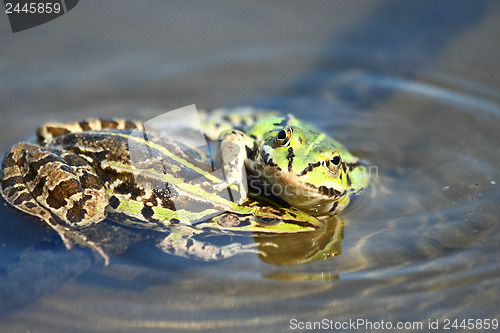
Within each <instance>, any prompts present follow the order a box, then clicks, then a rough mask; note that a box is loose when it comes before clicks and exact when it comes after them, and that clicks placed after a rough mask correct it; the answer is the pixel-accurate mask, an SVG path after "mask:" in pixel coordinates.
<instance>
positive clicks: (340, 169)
mask: <svg viewBox="0 0 500 333" xmlns="http://www.w3.org/2000/svg"><path fill="white" fill-rule="evenodd" d="M266 128H267V129H266ZM251 134H253V135H254V136H256V137H259V138H260V141H259V142H260V144H257V145H256V148H255V152H254V158H253V161H251V162H250V163H249V164H250V169H251V170H252V172H254V173H256V174H257V175H258V176H259V177H261V178H263V179H265V180H266V181H267V183H268V185H269V187H268V188H269V189H270V190H271V192H272V195H275V196H279V197H280V198H281V199H283V200H285V201H286V202H288V203H289V204H290V205H292V206H294V207H298V208H300V209H302V210H304V211H306V212H308V213H310V214H313V215H316V216H321V215H333V214H336V213H338V212H340V211H341V210H343V209H344V208H345V206H347V205H348V203H349V189H350V186H351V184H352V179H351V178H350V175H349V168H352V167H353V166H354V165H355V164H356V162H357V159H356V158H355V157H353V156H352V155H351V154H350V153H349V152H348V151H347V150H346V149H345V148H344V147H343V146H342V145H341V144H340V143H339V142H337V141H335V140H333V139H332V138H330V137H328V136H327V135H325V134H324V133H322V132H320V131H319V130H317V129H316V128H314V127H313V126H311V125H309V124H307V123H304V122H302V121H300V120H297V119H296V118H294V117H293V116H288V117H273V118H271V119H267V120H266V124H263V123H260V124H256V126H254V128H253V129H252V131H251Z"/></svg>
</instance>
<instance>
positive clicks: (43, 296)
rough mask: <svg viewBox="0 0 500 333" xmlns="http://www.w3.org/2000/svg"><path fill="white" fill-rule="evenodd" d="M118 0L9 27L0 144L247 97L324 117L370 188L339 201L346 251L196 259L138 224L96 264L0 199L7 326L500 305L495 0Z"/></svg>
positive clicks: (467, 311) (458, 315)
mask: <svg viewBox="0 0 500 333" xmlns="http://www.w3.org/2000/svg"><path fill="white" fill-rule="evenodd" d="M122 3H123V2H119V3H118V2H110V1H108V2H106V3H105V4H104V3H101V2H97V1H95V2H92V1H86V2H85V3H79V4H78V5H77V6H76V7H75V8H74V9H73V10H72V11H71V12H69V13H68V14H66V15H64V16H62V17H61V18H59V19H57V20H54V21H52V22H50V23H47V24H45V25H43V26H40V27H38V28H35V29H32V30H29V31H26V32H23V33H17V34H12V33H10V31H8V25H7V23H5V24H4V25H3V27H4V28H3V30H2V34H1V35H0V38H1V40H2V51H1V53H0V72H1V73H2V76H1V77H2V79H0V94H1V98H0V100H1V102H0V106H1V108H0V110H1V111H0V112H1V114H2V116H3V117H2V119H3V121H2V123H1V124H0V130H1V131H2V136H1V141H0V147H1V148H2V151H6V150H7V149H8V147H9V146H10V145H12V144H14V143H15V142H17V141H19V140H22V139H26V138H27V137H29V136H30V135H32V134H33V131H34V130H35V128H36V126H38V125H39V124H41V123H43V122H45V121H47V120H49V119H57V120H72V119H80V118H82V117H89V116H101V117H106V116H121V117H133V118H142V119H148V117H153V116H156V115H158V114H160V113H162V112H163V111H166V110H171V109H175V108H178V107H181V106H185V105H190V104H193V103H195V104H196V105H197V106H198V107H199V108H211V107H223V106H235V105H241V104H245V105H252V106H257V107H271V108H276V109H279V110H281V111H284V112H292V113H294V114H295V115H296V116H297V117H299V118H302V119H305V120H308V121H310V122H312V123H314V124H315V125H316V126H317V127H319V128H321V129H322V130H324V131H326V132H327V133H329V134H330V135H332V136H334V137H336V138H337V139H339V141H341V142H343V143H344V144H345V145H346V146H347V147H348V148H349V149H350V150H351V151H352V152H354V153H356V154H357V155H359V156H361V157H363V158H365V159H366V160H368V161H370V163H371V164H372V165H373V166H375V167H376V171H377V173H376V174H375V176H374V179H373V185H372V187H371V189H370V190H369V191H368V192H367V193H366V195H365V196H364V197H363V198H362V200H361V201H360V202H359V203H358V205H357V206H356V207H355V209H353V210H351V211H349V212H347V213H346V214H344V215H343V240H342V242H341V244H340V248H339V249H338V251H337V255H336V256H335V257H334V258H333V259H329V260H325V261H315V262H310V263H305V264H300V265H292V266H282V265H278V263H279V262H272V261H271V262H270V261H269V260H268V261H267V262H266V261H265V260H261V258H259V257H258V256H257V255H252V254H248V255H242V256H237V257H234V258H232V259H229V260H224V261H219V262H215V263H202V262H196V261H192V260H186V259H182V258H176V257H173V256H168V255H165V254H163V253H161V252H160V251H158V250H157V249H156V248H155V246H154V242H153V241H150V242H148V240H146V241H143V242H141V243H139V244H131V245H130V248H129V250H128V251H127V252H126V253H124V254H122V255H120V256H118V257H116V258H114V259H113V260H112V262H111V265H110V266H108V267H104V266H103V265H102V262H100V261H98V260H97V261H96V260H95V259H93V257H92V256H91V254H90V253H89V252H87V251H85V250H81V249H74V250H72V251H67V250H66V249H65V248H64V247H63V245H62V243H61V242H60V241H58V239H57V235H55V234H54V233H53V232H51V231H50V230H48V229H47V228H45V227H43V226H40V225H37V224H35V223H33V222H32V221H31V220H29V219H25V218H24V217H22V216H19V215H17V214H15V213H13V212H9V211H7V210H6V209H5V208H4V207H2V211H1V213H0V216H1V226H0V230H1V232H0V246H1V247H0V260H1V262H0V265H1V266H0V292H1V294H2V297H1V298H0V299H1V301H0V311H1V315H0V322H1V323H2V328H5V330H6V331H11V332H15V331H22V332H25V331H31V332H36V331H38V332H67V331H69V330H71V331H73V332H80V331H81V332H89V331H90V332H94V331H95V332H97V331H112V332H115V331H116V332H123V331H130V332H135V331H151V332H156V331H162V330H173V331H182V330H185V331H207V330H209V331H210V330H211V331H214V332H219V331H228V332H229V331H231V332H232V331H234V330H236V329H237V330H239V331H248V332H255V331H256V330H262V331H277V332H281V331H283V332H286V331H290V330H292V329H293V328H295V327H297V328H298V327H302V326H300V325H307V323H308V322H318V321H319V322H322V323H323V320H326V322H328V323H330V320H332V321H333V322H334V323H340V324H337V325H341V324H342V323H344V322H349V321H351V322H352V321H357V320H358V319H360V320H365V322H364V324H363V325H362V322H361V321H360V322H359V323H360V325H359V326H357V327H356V328H355V329H353V330H350V331H367V330H370V326H367V321H370V322H371V323H372V326H371V330H372V331H374V330H375V328H377V326H376V325H377V323H378V325H380V323H381V321H384V322H390V323H391V324H393V325H394V327H395V325H396V324H397V323H398V322H401V323H403V324H406V325H407V329H400V330H396V331H402V332H411V331H415V332H422V331H429V325H430V323H431V322H432V323H435V322H436V321H437V323H438V324H439V325H440V326H439V327H440V329H443V328H444V325H445V324H446V323H448V322H449V323H450V325H451V324H452V323H453V321H454V320H455V319H457V320H458V323H460V321H461V320H462V319H468V318H472V319H475V320H476V319H478V320H479V321H478V323H479V322H480V323H483V324H484V323H486V322H487V321H486V320H487V319H488V320H489V322H490V323H492V320H493V319H500V313H499V310H498V304H499V300H500V291H499V290H500V288H499V286H500V280H499V278H498V276H499V272H500V265H499V264H498V255H499V253H500V248H499V245H498V244H500V233H499V228H498V225H499V222H498V221H499V219H498V216H499V213H500V212H499V208H498V207H499V205H498V203H499V202H500V190H499V187H498V186H499V184H500V183H499V182H500V173H499V171H498V165H499V164H500V155H499V154H498V142H500V135H499V134H498V127H499V126H500V97H499V96H500V93H499V92H500V77H499V76H498V74H496V73H499V72H500V62H499V60H498V59H500V48H499V47H498V45H496V44H497V43H495V40H496V35H497V32H498V29H499V24H500V23H499V22H500V20H499V18H500V8H499V6H498V5H497V4H496V3H495V2H492V1H491V2H490V1H461V2H456V1H440V2H435V1H418V2H417V1H414V2H400V1H358V2H345V3H344V2H335V3H331V2H328V1H325V2H314V3H308V4H302V3H301V2H294V3H287V4H286V5H285V4H283V3H279V2H270V3H268V2H266V3H247V4H244V5H243V4H233V3H227V2H211V3H210V4H208V3H205V2H201V1H200V2H195V3H190V4H187V3H186V4H181V3H174V2H172V3H163V2H162V3H159V2H158V3H156V2H155V3H151V4H148V5H145V4H142V3H141V4H138V3H132V2H131V3H127V6H124V5H122V6H120V4H122ZM281 260H282V259H281ZM311 325H312V324H311ZM373 325H375V327H374V326H373ZM419 325H422V326H419ZM403 326H404V325H403ZM450 327H451V326H450ZM327 328H328V329H330V328H331V327H330V326H328V327H327ZM333 328H335V326H334V327H333ZM386 328H387V327H386ZM474 328H478V326H474ZM483 328H484V326H483ZM296 331H297V330H296ZM312 331H313V330H312ZM314 331H318V329H316V330H314ZM331 331H333V330H331ZM335 331H342V330H335ZM344 331H347V330H344Z"/></svg>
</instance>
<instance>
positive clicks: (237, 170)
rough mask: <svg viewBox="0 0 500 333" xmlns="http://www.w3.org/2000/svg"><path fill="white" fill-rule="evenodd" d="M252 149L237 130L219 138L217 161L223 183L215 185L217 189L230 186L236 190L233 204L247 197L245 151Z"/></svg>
mask: <svg viewBox="0 0 500 333" xmlns="http://www.w3.org/2000/svg"><path fill="white" fill-rule="evenodd" d="M252 148H253V141H252V140H251V139H250V138H249V137H248V136H247V135H246V134H245V133H243V132H241V131H238V130H230V131H225V132H223V133H222V134H221V136H220V137H219V147H218V149H217V160H218V161H219V163H220V165H221V168H222V171H223V173H224V178H225V183H223V184H219V185H217V186H218V187H219V189H221V188H223V187H227V188H229V189H231V186H232V185H236V186H237V188H238V190H237V191H238V193H239V195H238V198H237V200H234V201H235V203H237V204H241V203H243V202H244V201H245V200H246V199H247V196H248V182H247V178H246V171H245V160H246V158H247V149H250V150H251V149H252Z"/></svg>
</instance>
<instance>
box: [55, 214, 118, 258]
mask: <svg viewBox="0 0 500 333" xmlns="http://www.w3.org/2000/svg"><path fill="white" fill-rule="evenodd" d="M46 222H47V224H48V225H49V226H50V227H52V229H54V230H55V231H56V232H57V233H58V234H59V236H60V237H61V239H62V241H63V242H64V245H65V246H66V248H67V249H68V250H71V248H72V247H73V246H74V245H75V244H78V245H80V246H83V247H86V248H89V249H91V250H92V251H94V252H96V253H98V254H99V255H100V256H101V257H102V258H103V259H104V265H106V266H108V265H109V255H108V254H107V253H106V252H105V251H104V249H103V248H102V246H100V245H99V244H98V243H97V242H94V241H92V240H90V239H89V238H88V237H87V236H85V235H84V234H83V233H81V232H79V231H77V230H71V229H69V228H66V227H64V226H62V225H60V224H57V223H50V222H48V221H46Z"/></svg>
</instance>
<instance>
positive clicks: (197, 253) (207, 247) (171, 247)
mask: <svg viewBox="0 0 500 333" xmlns="http://www.w3.org/2000/svg"><path fill="white" fill-rule="evenodd" d="M203 232H204V231H203V230H198V229H195V228H194V227H191V226H177V227H176V228H175V229H173V230H172V232H171V233H170V234H169V235H168V236H167V237H165V239H163V241H161V242H160V243H159V244H158V248H159V249H160V250H162V251H163V252H165V253H168V254H172V255H175V256H179V257H184V258H194V259H198V260H203V261H212V260H219V259H226V258H229V257H232V256H234V255H236V254H241V253H257V254H260V255H264V256H265V255H266V254H265V253H264V252H262V251H260V250H259V249H258V246H259V244H256V243H254V244H241V243H232V244H229V245H225V246H216V245H213V244H210V243H209V242H204V241H201V240H198V239H195V237H196V235H199V234H201V233H203Z"/></svg>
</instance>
